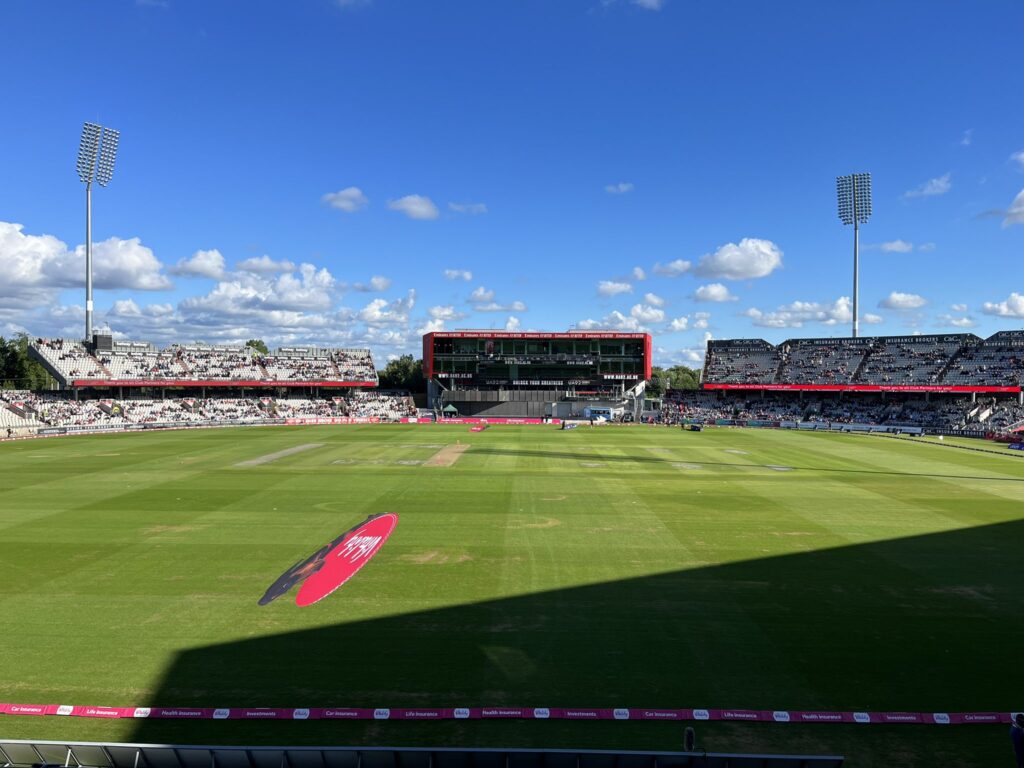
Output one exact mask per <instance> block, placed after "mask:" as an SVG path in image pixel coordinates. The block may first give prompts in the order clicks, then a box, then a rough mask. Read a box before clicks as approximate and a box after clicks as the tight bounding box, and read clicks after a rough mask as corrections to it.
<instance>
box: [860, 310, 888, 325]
mask: <svg viewBox="0 0 1024 768" xmlns="http://www.w3.org/2000/svg"><path fill="white" fill-rule="evenodd" d="M860 319H861V322H863V323H866V324H867V325H879V324H880V323H884V322H885V318H884V317H882V316H881V315H873V314H871V313H870V312H868V313H866V314H864V315H862V316H861V318H860Z"/></svg>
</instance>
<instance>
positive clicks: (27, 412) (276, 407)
mask: <svg viewBox="0 0 1024 768" xmlns="http://www.w3.org/2000/svg"><path fill="white" fill-rule="evenodd" d="M416 415H417V409H416V406H415V405H414V403H413V398H412V395H410V394H409V393H408V392H404V391H398V390H387V391H381V392H361V391H358V390H356V391H353V392H350V393H349V394H348V395H347V396H345V397H342V396H335V397H330V398H281V399H275V398H271V397H207V398H197V397H184V398H166V399H151V398H131V399H124V400H113V399H103V400H95V399H74V398H73V397H69V396H68V394H67V393H61V392H52V393H51V392H48V393H32V392H24V391H16V390H6V391H5V390H0V430H6V428H7V427H11V428H12V429H13V428H18V429H19V430H24V429H29V428H31V429H33V430H35V429H39V428H44V429H45V428H87V429H112V430H116V429H130V428H134V427H139V426H158V425H166V426H179V427H180V426H190V425H191V426H198V425H211V426H216V425H219V424H224V425H226V424H233V425H238V424H272V423H281V422H282V421H283V420H288V419H297V420H302V419H304V418H309V417H312V418H333V417H342V418H346V419H357V420H365V421H399V420H400V419H402V418H407V417H411V416H416ZM76 431H81V430H76ZM3 434H4V433H3V432H2V431H0V436H3ZM19 434H20V432H19Z"/></svg>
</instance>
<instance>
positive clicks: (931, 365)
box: [858, 336, 970, 385]
mask: <svg viewBox="0 0 1024 768" xmlns="http://www.w3.org/2000/svg"><path fill="white" fill-rule="evenodd" d="M968 338H970V337H968V336H957V337H949V336H919V337H913V336H911V337H908V338H880V339H876V340H875V341H876V343H875V346H874V348H873V349H872V350H871V354H870V355H868V358H867V360H866V361H865V363H864V368H863V369H862V370H861V374H860V376H859V377H858V381H860V382H863V383H866V384H904V385H906V384H934V383H935V382H936V380H937V378H938V376H939V374H940V373H941V372H942V370H943V368H944V367H945V366H946V364H947V363H948V362H949V359H950V358H951V357H952V356H953V355H954V354H956V353H957V352H958V351H959V350H960V349H961V348H962V347H963V345H964V343H965V340H966V339H968Z"/></svg>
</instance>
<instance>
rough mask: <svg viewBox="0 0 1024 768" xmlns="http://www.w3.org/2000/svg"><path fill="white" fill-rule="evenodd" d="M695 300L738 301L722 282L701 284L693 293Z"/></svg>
mask: <svg viewBox="0 0 1024 768" xmlns="http://www.w3.org/2000/svg"><path fill="white" fill-rule="evenodd" d="M693 298H694V300H695V301H736V297H735V296H733V295H732V294H731V293H729V289H728V288H727V287H726V286H725V285H722V283H709V284H708V285H702V286H700V287H699V288H698V289H697V290H696V292H695V293H694V294H693Z"/></svg>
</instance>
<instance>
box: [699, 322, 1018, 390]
mask: <svg viewBox="0 0 1024 768" xmlns="http://www.w3.org/2000/svg"><path fill="white" fill-rule="evenodd" d="M703 382H704V384H705V385H706V386H707V385H710V386H711V387H712V388H713V387H715V386H721V385H726V386H728V387H733V388H738V387H741V386H742V387H745V388H750V389H756V388H757V386H758V385H807V386H808V388H810V387H813V386H844V385H849V386H850V387H857V386H865V387H870V388H879V387H881V388H884V387H894V388H898V389H907V388H913V387H940V386H943V385H946V386H950V387H974V388H978V389H979V391H984V388H991V387H1020V386H1021V384H1022V382H1024V331H1000V332H999V333H996V334H994V335H993V336H991V337H990V338H988V339H985V340H982V339H979V338H978V337H977V336H975V335H973V334H967V333H965V334H953V335H942V336H924V335H922V336H877V337H861V338H821V339H790V340H787V341H784V342H782V343H781V344H779V345H778V346H777V347H776V346H773V345H771V344H769V343H768V342H767V341H764V340H763V339H753V340H751V339H732V340H717V339H715V340H712V341H709V342H708V349H707V355H706V357H705V363H704V372H703ZM922 391H926V390H922Z"/></svg>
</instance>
